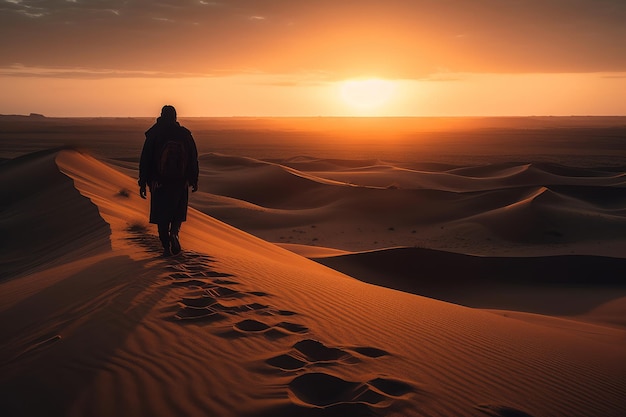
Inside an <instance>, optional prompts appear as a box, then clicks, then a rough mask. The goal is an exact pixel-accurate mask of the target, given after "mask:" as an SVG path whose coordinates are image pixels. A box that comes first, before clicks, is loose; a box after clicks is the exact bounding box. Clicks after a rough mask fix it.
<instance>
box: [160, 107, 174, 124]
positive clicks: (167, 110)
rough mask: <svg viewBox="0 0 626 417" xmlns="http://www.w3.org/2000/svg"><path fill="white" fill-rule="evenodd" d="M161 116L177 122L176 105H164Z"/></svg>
mask: <svg viewBox="0 0 626 417" xmlns="http://www.w3.org/2000/svg"><path fill="white" fill-rule="evenodd" d="M161 118H162V119H163V120H168V121H172V122H175V121H176V109H175V108H174V106H170V105H169V104H168V105H165V106H163V108H162V109H161Z"/></svg>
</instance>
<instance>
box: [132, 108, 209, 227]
mask: <svg viewBox="0 0 626 417" xmlns="http://www.w3.org/2000/svg"><path fill="white" fill-rule="evenodd" d="M168 140H178V141H182V142H184V144H185V148H186V149H187V150H188V155H187V157H188V161H187V164H186V166H187V173H186V175H185V178H183V179H180V180H165V179H163V178H160V176H159V171H158V168H157V167H158V161H159V158H160V156H161V149H162V148H163V146H164V145H165V143H166V142H167V141H168ZM198 173H199V169H198V150H197V148H196V143H195V141H194V140H193V136H192V135H191V132H190V131H189V130H188V129H186V128H184V127H183V126H181V125H180V124H179V123H178V122H176V121H168V120H165V119H163V118H162V117H159V118H158V119H157V122H156V123H155V124H154V125H153V126H152V127H151V128H150V129H148V131H147V132H146V141H145V142H144V144H143V150H142V151H141V159H140V161H139V186H148V187H149V188H150V193H151V198H150V223H156V224H159V223H168V222H177V221H178V222H184V221H185V220H187V203H188V199H189V186H190V185H191V186H197V185H198Z"/></svg>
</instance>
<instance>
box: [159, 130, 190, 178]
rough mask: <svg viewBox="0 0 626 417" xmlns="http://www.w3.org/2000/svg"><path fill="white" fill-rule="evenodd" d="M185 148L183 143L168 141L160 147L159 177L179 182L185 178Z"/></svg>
mask: <svg viewBox="0 0 626 417" xmlns="http://www.w3.org/2000/svg"><path fill="white" fill-rule="evenodd" d="M187 160H188V158H187V148H186V146H185V143H184V142H183V141H179V140H174V139H169V140H167V141H165V143H164V144H163V146H162V147H161V153H160V155H159V158H158V171H159V177H160V178H161V179H163V180H180V179H184V178H186V177H187Z"/></svg>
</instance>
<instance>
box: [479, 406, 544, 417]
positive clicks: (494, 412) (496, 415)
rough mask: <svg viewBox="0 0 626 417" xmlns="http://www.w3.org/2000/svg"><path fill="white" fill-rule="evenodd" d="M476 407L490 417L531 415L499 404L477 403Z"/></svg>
mask: <svg viewBox="0 0 626 417" xmlns="http://www.w3.org/2000/svg"><path fill="white" fill-rule="evenodd" d="M476 409H477V410H479V411H481V412H482V413H484V414H486V415H488V416H491V417H532V416H531V415H530V414H528V413H525V412H523V411H520V410H517V409H515V408H511V407H504V406H500V405H478V406H476Z"/></svg>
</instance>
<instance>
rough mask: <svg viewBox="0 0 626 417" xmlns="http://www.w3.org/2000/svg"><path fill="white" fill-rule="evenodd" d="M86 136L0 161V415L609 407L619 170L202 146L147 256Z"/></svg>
mask: <svg viewBox="0 0 626 417" xmlns="http://www.w3.org/2000/svg"><path fill="white" fill-rule="evenodd" d="M44 136H45V135H44ZM44 136H42V137H43V139H42V140H41V143H42V144H46V143H49V142H47V141H49V140H50V138H49V137H44ZM102 143H103V144H106V143H108V145H107V146H104V147H103V148H102V149H101V150H100V153H98V152H96V154H98V156H97V157H94V156H92V155H91V154H93V152H90V153H91V154H89V153H84V152H78V151H75V150H61V151H59V150H50V151H42V152H39V153H34V154H33V153H30V154H26V155H23V156H21V157H19V158H16V159H12V160H9V161H5V162H4V163H2V164H0V178H1V180H2V181H1V184H2V186H1V187H0V200H1V201H2V206H1V210H2V224H1V228H2V233H3V236H5V238H3V239H2V241H1V242H2V251H1V256H0V263H1V272H0V273H1V277H2V280H1V281H0V335H2V339H1V340H2V341H1V342H0V414H2V415H8V416H38V415H50V416H85V415H89V416H111V415H124V416H126V415H128V416H131V415H132V416H143V415H145V416H172V415H177V416H205V415H216V416H217V415H219V416H279V417H280V416H285V417H286V416H375V415H384V416H423V415H429V416H501V417H507V416H509V417H510V416H535V417H538V416H615V417H618V416H622V415H623V411H624V409H625V402H624V392H626V331H625V328H624V325H625V324H626V323H625V322H624V317H625V313H626V285H625V284H624V281H623V277H622V275H623V271H624V270H626V268H625V266H626V264H625V262H626V261H625V259H624V258H626V250H625V248H626V244H625V243H626V197H625V196H624V192H623V191H624V187H625V185H626V181H625V175H626V174H625V172H624V171H625V170H624V167H623V166H620V165H619V164H615V163H609V164H607V165H605V166H602V165H597V164H595V165H594V166H593V167H590V166H580V165H578V166H574V165H567V164H560V163H556V162H549V161H539V162H537V161H533V160H530V159H526V160H525V159H524V158H521V159H516V160H514V161H513V160H512V161H509V162H506V161H499V162H497V163H493V164H489V165H485V164H478V165H472V164H466V165H462V164H448V163H442V162H429V163H425V162H421V163H419V164H416V163H414V162H410V161H396V162H388V161H384V160H366V159H361V160H357V159H350V158H344V157H342V158H325V157H324V158H318V157H313V156H309V157H297V158H295V157H293V158H289V157H284V158H272V159H271V160H270V159H267V160H261V159H258V158H253V157H250V156H247V157H242V156H241V155H239V156H235V155H233V154H231V155H228V154H224V153H220V152H205V153H204V155H203V156H202V160H201V166H202V178H201V189H200V191H199V192H198V193H197V194H196V195H194V196H193V198H192V205H193V206H194V207H195V209H192V210H191V211H190V218H189V221H188V222H187V223H186V224H185V225H184V228H183V233H182V243H183V246H184V248H185V253H184V254H183V255H181V256H178V257H174V258H169V259H162V258H159V257H158V255H159V253H160V249H159V244H158V240H157V239H156V237H155V230H154V228H153V227H152V226H149V225H147V224H146V216H147V202H146V201H144V200H141V199H140V198H139V196H138V195H137V194H136V191H137V190H136V180H135V176H136V159H135V158H136V155H128V156H127V157H123V156H122V157H113V156H112V155H111V154H108V156H106V154H107V153H108V152H110V151H109V150H108V149H110V148H115V146H114V143H117V142H115V141H113V142H106V141H103V142H102ZM3 146H5V147H7V148H13V149H17V148H18V147H19V146H22V145H20V144H19V143H17V142H16V143H9V142H7V141H5V142H3ZM33 150H35V149H33ZM539 151H540V150H536V152H538V153H540V152H539ZM613 151H614V149H613V150H611V149H609V150H601V149H600V150H598V151H597V152H598V155H599V154H601V153H604V152H606V153H607V154H611V153H612V152H613ZM5 156H7V157H8V155H6V154H5ZM520 161H521V162H520ZM604 161H605V162H609V161H608V160H604ZM561 162H563V161H561ZM613 162H615V161H614V160H613ZM624 165H626V164H624ZM217 219H220V220H221V221H220V220H217ZM222 221H226V222H228V223H230V225H227V224H225V223H223V222H222ZM243 230H245V231H246V232H244V231H243ZM249 233H253V234H255V235H256V237H255V236H253V235H251V234H249ZM259 237H261V238H263V239H261V238H259ZM276 243H277V244H279V245H281V246H284V247H285V248H288V249H290V250H285V249H284V248H281V247H280V246H278V245H276ZM294 252H296V253H294ZM303 255H304V256H303ZM307 256H308V257H311V258H315V260H317V262H315V261H313V260H311V259H307ZM320 263H324V264H326V265H329V266H331V267H332V268H334V269H331V268H327V267H326V266H323V265H321V264H320ZM338 271H341V272H338ZM342 272H343V273H342ZM344 273H346V274H348V275H351V276H348V275H344ZM354 278H357V279H354ZM364 281H365V282H364ZM368 282H371V283H374V284H377V285H371V284H369V283H368ZM392 288H395V289H392ZM398 290H400V291H398ZM442 300H443V301H442Z"/></svg>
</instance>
